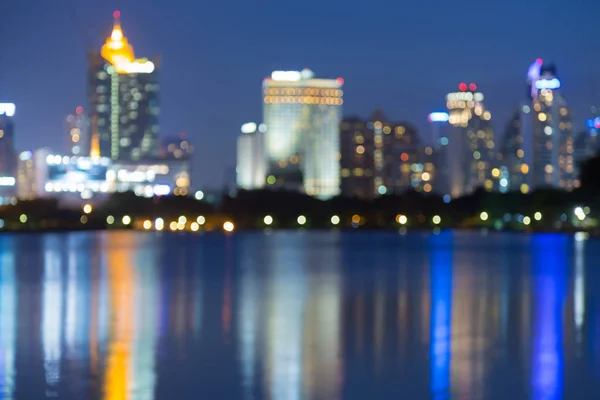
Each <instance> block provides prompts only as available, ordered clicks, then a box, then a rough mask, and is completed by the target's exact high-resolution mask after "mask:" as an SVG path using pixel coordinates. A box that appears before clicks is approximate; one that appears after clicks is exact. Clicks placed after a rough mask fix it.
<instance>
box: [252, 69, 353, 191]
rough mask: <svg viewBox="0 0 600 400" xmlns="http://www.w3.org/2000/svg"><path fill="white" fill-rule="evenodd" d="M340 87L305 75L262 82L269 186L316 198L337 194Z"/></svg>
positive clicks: (339, 83) (287, 74)
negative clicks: (300, 192) (304, 193)
mask: <svg viewBox="0 0 600 400" xmlns="http://www.w3.org/2000/svg"><path fill="white" fill-rule="evenodd" d="M343 83H344V80H343V79H341V78H338V79H318V78H315V77H314V74H313V72H312V71H310V70H307V69H305V70H303V71H300V72H298V71H275V72H273V73H272V74H271V76H270V77H267V78H266V79H265V80H264V81H263V122H264V123H265V124H266V125H267V132H266V135H265V149H266V158H267V167H268V173H267V174H268V178H267V183H268V184H269V185H270V186H274V187H281V188H286V189H290V190H298V191H304V192H306V193H307V194H309V195H311V196H316V197H319V198H330V197H333V196H336V195H338V194H339V191H340V165H339V158H338V157H339V151H340V144H339V125H340V121H341V115H342V107H341V106H342V104H343V100H342V96H343V92H342V85H343Z"/></svg>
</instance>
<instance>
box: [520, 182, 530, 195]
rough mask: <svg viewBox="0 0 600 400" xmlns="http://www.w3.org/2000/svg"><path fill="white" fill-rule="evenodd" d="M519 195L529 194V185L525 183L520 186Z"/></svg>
mask: <svg viewBox="0 0 600 400" xmlns="http://www.w3.org/2000/svg"><path fill="white" fill-rule="evenodd" d="M521 193H523V194H527V193H529V185H527V184H526V183H524V184H522V185H521Z"/></svg>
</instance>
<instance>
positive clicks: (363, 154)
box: [340, 111, 434, 198]
mask: <svg viewBox="0 0 600 400" xmlns="http://www.w3.org/2000/svg"><path fill="white" fill-rule="evenodd" d="M340 126H341V129H340V149H341V151H340V153H341V159H340V166H341V176H342V178H341V190H342V194H344V195H345V196H350V197H362V198H372V197H375V196H378V195H385V194H394V193H396V194H399V193H401V192H403V191H406V190H409V189H415V190H421V189H423V190H424V191H426V192H431V191H432V186H431V183H429V181H430V180H431V179H432V177H433V168H434V167H433V163H432V162H431V160H430V159H429V158H428V157H430V156H432V155H433V149H432V148H430V147H429V148H425V149H422V148H421V143H420V140H419V137H418V135H417V130H416V128H415V127H414V126H412V125H411V124H408V123H404V122H389V121H387V117H386V116H385V115H384V114H383V113H382V112H381V111H377V112H375V113H374V114H373V115H372V116H371V117H370V118H369V119H368V120H367V121H362V120H360V119H357V118H349V119H345V120H344V121H342V123H341V125H340ZM425 158H427V160H425Z"/></svg>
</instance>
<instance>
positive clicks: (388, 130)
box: [383, 126, 392, 135]
mask: <svg viewBox="0 0 600 400" xmlns="http://www.w3.org/2000/svg"><path fill="white" fill-rule="evenodd" d="M391 132H392V128H390V127H389V126H384V127H383V133H385V134H386V135H389V134H390V133H391Z"/></svg>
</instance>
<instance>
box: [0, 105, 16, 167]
mask: <svg viewBox="0 0 600 400" xmlns="http://www.w3.org/2000/svg"><path fill="white" fill-rule="evenodd" d="M15 111H16V107H15V105H14V104H13V103H0V176H12V177H14V176H15V173H16V169H17V158H16V154H15V122H14V119H13V116H14V115H15Z"/></svg>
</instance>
